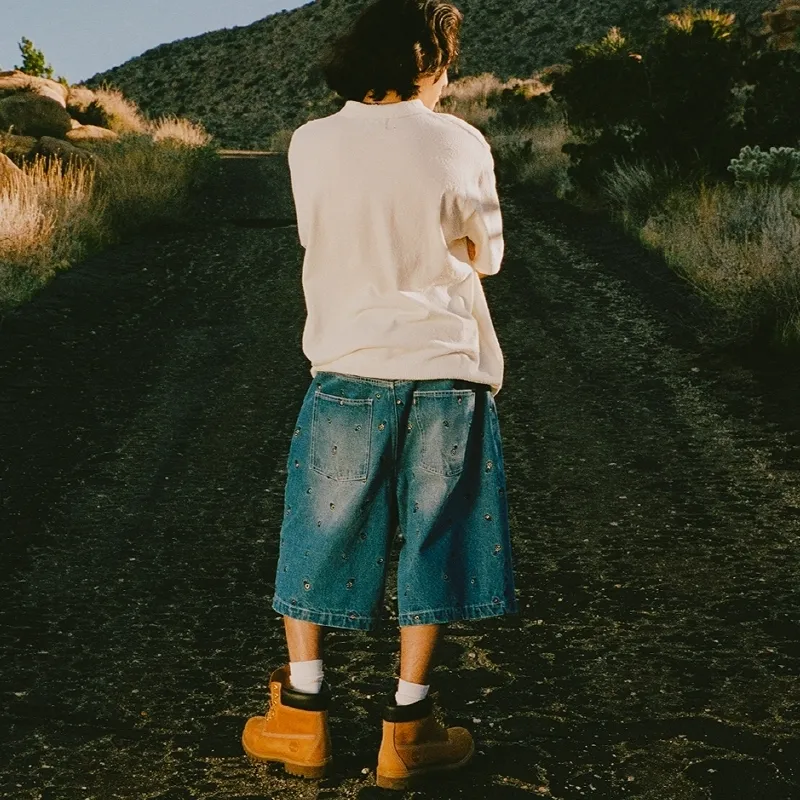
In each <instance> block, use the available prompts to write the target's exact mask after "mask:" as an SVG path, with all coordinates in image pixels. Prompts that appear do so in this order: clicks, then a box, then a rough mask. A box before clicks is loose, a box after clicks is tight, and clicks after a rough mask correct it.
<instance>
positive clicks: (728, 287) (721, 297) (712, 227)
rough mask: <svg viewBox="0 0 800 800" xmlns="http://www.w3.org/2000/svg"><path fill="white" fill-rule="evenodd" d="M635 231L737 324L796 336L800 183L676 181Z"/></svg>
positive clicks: (799, 328) (799, 339)
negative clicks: (691, 184) (661, 204)
mask: <svg viewBox="0 0 800 800" xmlns="http://www.w3.org/2000/svg"><path fill="white" fill-rule="evenodd" d="M641 238H642V241H643V242H645V243H646V244H647V245H649V246H651V247H655V248H658V249H659V250H661V251H662V252H663V253H664V256H665V258H666V260H667V262H668V263H669V264H670V265H671V266H672V267H673V268H674V269H675V270H676V271H677V272H679V273H680V274H681V275H683V276H684V277H685V278H686V279H687V280H688V281H689V282H690V283H691V284H692V285H693V286H694V287H695V288H696V289H697V290H698V291H699V292H700V293H701V294H702V295H704V296H705V297H706V298H708V300H709V301H710V302H711V303H713V304H714V305H716V306H718V307H719V308H720V309H721V310H722V311H723V312H724V313H725V314H726V315H727V316H728V317H729V318H730V319H731V320H732V321H733V322H734V323H735V324H736V325H738V326H739V327H740V328H741V329H742V330H743V331H744V332H752V331H754V330H759V329H762V330H763V329H764V327H765V326H766V327H768V329H769V330H770V332H771V334H772V337H773V339H774V340H775V341H776V342H778V343H780V344H783V345H797V344H800V188H798V187H797V186H791V185H790V186H783V187H782V186H771V185H766V186H746V187H734V186H730V185H727V184H716V185H711V186H706V185H705V184H702V183H701V184H700V185H699V186H698V187H697V188H691V187H679V188H676V189H674V190H673V191H672V192H671V193H670V194H669V195H668V197H667V199H666V201H665V203H664V209H663V210H662V211H661V212H660V213H657V214H655V215H653V216H652V217H650V218H649V219H648V220H647V222H646V223H645V224H644V226H643V227H642V229H641Z"/></svg>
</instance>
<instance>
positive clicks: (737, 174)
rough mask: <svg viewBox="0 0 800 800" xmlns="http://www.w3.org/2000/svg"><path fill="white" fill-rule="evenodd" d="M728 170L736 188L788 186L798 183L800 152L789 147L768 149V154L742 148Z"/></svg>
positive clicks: (799, 176)
mask: <svg viewBox="0 0 800 800" xmlns="http://www.w3.org/2000/svg"><path fill="white" fill-rule="evenodd" d="M728 170H729V171H730V172H732V173H733V175H734V178H735V181H734V182H735V184H736V186H747V185H752V184H765V183H771V184H775V185H777V186H788V185H789V184H790V183H794V182H800V150H795V149H794V148H791V147H770V149H769V152H764V151H762V150H761V148H760V147H759V145H756V146H755V147H743V148H742V150H741V152H740V153H739V157H738V158H734V159H733V160H732V161H731V163H730V166H729V167H728Z"/></svg>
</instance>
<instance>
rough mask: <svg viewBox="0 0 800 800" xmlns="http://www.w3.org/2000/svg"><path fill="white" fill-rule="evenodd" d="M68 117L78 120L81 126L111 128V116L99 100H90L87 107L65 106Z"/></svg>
mask: <svg viewBox="0 0 800 800" xmlns="http://www.w3.org/2000/svg"><path fill="white" fill-rule="evenodd" d="M67 111H69V113H70V116H71V117H73V118H74V119H76V120H78V122H80V123H81V125H97V126H98V127H100V128H110V127H111V116H110V115H109V113H108V111H106V109H105V108H104V107H103V106H102V104H101V103H100V101H99V100H92V102H91V103H89V105H88V106H86V107H85V108H81V107H80V106H72V105H68V106H67Z"/></svg>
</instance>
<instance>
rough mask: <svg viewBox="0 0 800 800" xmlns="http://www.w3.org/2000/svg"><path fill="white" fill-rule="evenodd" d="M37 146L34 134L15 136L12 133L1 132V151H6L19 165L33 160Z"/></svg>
mask: <svg viewBox="0 0 800 800" xmlns="http://www.w3.org/2000/svg"><path fill="white" fill-rule="evenodd" d="M37 146H38V142H37V141H36V138H35V137H33V136H13V135H12V134H10V133H0V153H4V154H5V155H7V156H8V157H9V158H10V159H11V160H12V161H14V162H15V163H16V164H18V165H21V164H23V163H24V162H25V161H30V160H32V159H33V156H34V155H35V153H36V148H37Z"/></svg>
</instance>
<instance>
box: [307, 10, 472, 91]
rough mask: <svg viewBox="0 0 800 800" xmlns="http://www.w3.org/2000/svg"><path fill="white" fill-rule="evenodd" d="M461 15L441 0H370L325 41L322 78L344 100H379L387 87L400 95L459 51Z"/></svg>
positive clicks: (414, 88)
mask: <svg viewBox="0 0 800 800" xmlns="http://www.w3.org/2000/svg"><path fill="white" fill-rule="evenodd" d="M463 19H464V15H463V14H462V13H461V11H459V10H458V9H457V8H456V7H455V6H454V5H453V4H452V3H447V2H441V0H375V2H374V3H372V4H371V5H369V6H367V8H365V9H364V11H362V12H361V14H360V15H359V16H358V18H357V19H356V21H355V23H354V24H353V26H352V28H351V29H350V30H349V31H348V32H347V33H345V34H344V35H342V36H340V37H339V38H338V39H336V40H335V41H334V42H333V43H332V44H331V45H329V48H328V51H327V52H326V54H325V55H324V56H323V59H322V61H321V62H320V64H319V66H320V68H321V71H322V74H323V76H324V78H325V82H326V83H327V84H328V86H329V87H330V88H331V89H333V91H335V92H336V93H337V94H339V95H340V96H341V97H343V98H345V99H346V100H358V101H359V102H361V101H363V100H364V98H365V97H366V96H367V95H368V94H369V92H370V91H372V99H373V100H378V101H380V100H384V99H385V98H386V95H387V93H388V92H389V91H391V90H392V89H393V90H394V91H395V92H397V94H398V95H400V97H401V99H403V100H410V99H412V97H414V96H415V95H416V94H417V92H418V91H419V87H418V86H417V81H418V80H419V79H420V78H422V77H428V76H434V78H435V80H439V78H440V77H441V76H442V73H443V72H444V71H445V69H447V68H448V67H450V66H451V65H452V64H454V63H455V61H456V60H457V58H458V55H459V35H460V32H461V23H462V21H463Z"/></svg>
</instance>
